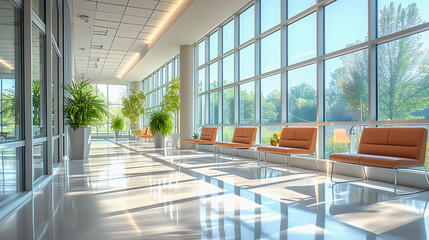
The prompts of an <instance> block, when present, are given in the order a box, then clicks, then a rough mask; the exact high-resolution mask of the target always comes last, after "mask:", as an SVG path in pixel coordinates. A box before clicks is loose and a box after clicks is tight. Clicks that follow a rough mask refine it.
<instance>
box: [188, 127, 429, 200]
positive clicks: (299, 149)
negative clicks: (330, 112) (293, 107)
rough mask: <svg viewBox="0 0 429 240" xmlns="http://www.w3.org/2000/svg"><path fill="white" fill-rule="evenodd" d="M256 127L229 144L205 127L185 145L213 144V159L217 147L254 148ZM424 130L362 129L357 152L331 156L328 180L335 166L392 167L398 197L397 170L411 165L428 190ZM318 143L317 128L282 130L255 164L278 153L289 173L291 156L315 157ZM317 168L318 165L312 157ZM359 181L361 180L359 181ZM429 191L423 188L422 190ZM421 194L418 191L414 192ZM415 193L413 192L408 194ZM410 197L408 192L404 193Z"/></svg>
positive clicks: (262, 149)
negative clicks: (420, 170) (417, 168)
mask: <svg viewBox="0 0 429 240" xmlns="http://www.w3.org/2000/svg"><path fill="white" fill-rule="evenodd" d="M256 131H257V129H256V128H255V127H240V128H236V129H235V130H234V135H233V138H232V142H216V134H217V128H213V127H204V128H203V129H202V131H201V137H200V139H186V140H185V142H187V143H194V144H201V145H214V146H215V150H214V156H215V158H216V151H217V150H216V149H217V147H226V148H234V149H249V148H252V147H253V143H254V141H255V139H256ZM427 132H428V131H427V129H425V128H365V129H364V130H363V131H362V135H361V139H360V142H359V148H358V152H357V153H336V154H331V155H330V157H329V159H330V160H331V164H332V169H331V181H332V182H334V181H333V173H334V164H335V162H342V163H348V164H357V165H360V166H372V167H383V168H391V169H394V170H396V172H395V188H394V192H395V194H397V195H400V194H398V193H397V179H398V171H399V168H402V167H410V166H413V167H414V166H423V167H424V170H425V178H426V181H427V183H428V187H429V177H428V175H427V172H426V168H425V160H426V159H425V158H426V143H427ZM316 142H317V129H316V128H294V127H285V128H283V129H282V134H281V137H280V142H279V144H278V146H260V147H257V148H256V151H258V165H260V166H261V165H262V163H261V160H260V153H261V152H262V153H264V154H265V161H266V163H267V158H266V153H270V154H279V155H284V156H285V157H286V161H287V165H288V171H289V169H290V156H291V155H292V154H314V153H315V149H316ZM314 160H315V162H316V164H317V168H318V169H319V170H320V168H319V164H318V161H317V159H316V158H314ZM362 169H363V173H364V179H366V178H367V175H366V172H365V169H364V168H363V167H362ZM359 180H362V179H359ZM426 190H429V188H428V189H425V190H424V191H426ZM417 192H421V191H417ZM410 193H415V192H410ZM405 194H409V193H405Z"/></svg>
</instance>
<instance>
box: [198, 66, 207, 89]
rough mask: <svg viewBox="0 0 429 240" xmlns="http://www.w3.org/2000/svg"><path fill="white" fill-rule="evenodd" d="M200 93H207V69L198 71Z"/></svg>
mask: <svg viewBox="0 0 429 240" xmlns="http://www.w3.org/2000/svg"><path fill="white" fill-rule="evenodd" d="M198 90H199V91H198V92H200V93H202V92H205V91H206V71H205V68H203V69H200V70H199V71H198Z"/></svg>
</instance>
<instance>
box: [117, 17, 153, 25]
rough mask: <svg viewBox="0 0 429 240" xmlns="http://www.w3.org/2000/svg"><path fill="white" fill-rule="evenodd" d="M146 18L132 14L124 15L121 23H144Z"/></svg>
mask: <svg viewBox="0 0 429 240" xmlns="http://www.w3.org/2000/svg"><path fill="white" fill-rule="evenodd" d="M147 20H148V18H145V17H137V16H132V15H124V17H123V18H122V22H123V23H131V24H142V25H144V24H146V22H147Z"/></svg>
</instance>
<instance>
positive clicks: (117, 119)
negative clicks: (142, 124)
mask: <svg viewBox="0 0 429 240" xmlns="http://www.w3.org/2000/svg"><path fill="white" fill-rule="evenodd" d="M111 129H112V130H116V129H119V130H124V129H125V121H124V119H123V118H122V117H121V116H119V115H115V116H114V117H113V118H112V122H111ZM140 131H141V130H140Z"/></svg>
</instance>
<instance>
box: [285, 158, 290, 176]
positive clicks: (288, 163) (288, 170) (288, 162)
mask: <svg viewBox="0 0 429 240" xmlns="http://www.w3.org/2000/svg"><path fill="white" fill-rule="evenodd" d="M286 161H287V172H290V155H286Z"/></svg>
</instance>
